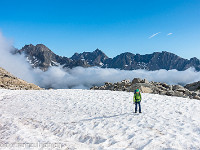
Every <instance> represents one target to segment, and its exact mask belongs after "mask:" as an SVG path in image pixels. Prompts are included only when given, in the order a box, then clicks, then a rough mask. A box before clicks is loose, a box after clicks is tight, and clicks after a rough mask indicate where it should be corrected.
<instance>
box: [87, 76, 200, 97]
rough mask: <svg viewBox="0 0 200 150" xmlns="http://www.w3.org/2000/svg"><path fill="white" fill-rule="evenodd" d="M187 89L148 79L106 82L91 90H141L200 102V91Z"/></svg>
mask: <svg viewBox="0 0 200 150" xmlns="http://www.w3.org/2000/svg"><path fill="white" fill-rule="evenodd" d="M195 85H196V84H195ZM187 87H189V86H187ZM187 87H183V86H181V85H168V84H166V83H161V82H154V81H151V82H149V81H148V80H146V79H140V78H134V79H133V80H132V81H130V80H123V81H121V82H117V83H109V82H105V85H103V86H99V87H98V86H94V87H92V88H91V90H111V91H127V92H134V91H135V90H136V89H139V90H140V91H141V92H142V93H152V94H160V95H168V96H177V97H184V98H191V99H198V100H200V90H196V91H195V90H190V88H187Z"/></svg>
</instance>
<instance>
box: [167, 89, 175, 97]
mask: <svg viewBox="0 0 200 150" xmlns="http://www.w3.org/2000/svg"><path fill="white" fill-rule="evenodd" d="M166 95H168V96H173V95H174V91H172V90H169V91H167V92H166Z"/></svg>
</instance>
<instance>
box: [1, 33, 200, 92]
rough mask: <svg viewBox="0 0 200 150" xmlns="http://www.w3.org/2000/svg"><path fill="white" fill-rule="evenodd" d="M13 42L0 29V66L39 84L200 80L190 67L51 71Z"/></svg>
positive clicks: (76, 85)
mask: <svg viewBox="0 0 200 150" xmlns="http://www.w3.org/2000/svg"><path fill="white" fill-rule="evenodd" d="M10 45H12V44H11V43H9V42H7V40H6V39H5V38H4V37H3V36H2V35H1V33H0V54H1V55H0V67H3V68H4V69H6V70H8V71H9V72H11V73H12V74H13V75H15V76H17V77H19V78H21V79H23V80H25V81H28V82H32V83H35V84H36V85H39V86H40V87H45V88H48V87H52V88H57V89H62V88H81V89H89V88H90V87H92V86H93V85H103V84H104V82H113V83H114V82H118V81H121V80H124V79H130V80H132V79H133V78H137V77H138V78H146V79H148V80H149V81H157V82H166V83H168V84H178V83H181V84H187V83H191V82H196V81H200V72H196V71H195V70H194V69H192V68H190V69H188V70H185V71H177V70H169V71H167V70H157V71H147V70H131V71H126V70H118V69H103V68H98V67H91V68H82V67H76V68H73V69H63V68H62V67H61V66H60V67H51V68H50V69H49V70H48V71H46V72H42V71H41V70H40V69H32V68H31V67H30V65H29V64H28V63H27V62H26V60H25V58H24V56H22V55H12V54H11V53H10V50H11V46H10Z"/></svg>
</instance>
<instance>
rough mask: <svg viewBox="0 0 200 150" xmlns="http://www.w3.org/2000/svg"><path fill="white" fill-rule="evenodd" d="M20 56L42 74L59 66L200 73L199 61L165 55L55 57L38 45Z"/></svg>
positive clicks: (84, 53)
mask: <svg viewBox="0 0 200 150" xmlns="http://www.w3.org/2000/svg"><path fill="white" fill-rule="evenodd" d="M17 53H20V54H22V53H23V54H25V56H26V58H27V60H28V61H29V63H30V64H31V65H32V67H33V68H36V67H38V68H40V69H41V70H43V71H46V70H47V69H48V68H49V67H51V66H58V65H62V66H63V67H64V68H74V67H77V66H81V67H92V66H98V67H102V68H117V69H123V70H136V69H146V70H151V71H153V70H159V69H166V70H171V69H176V70H178V71H183V70H186V69H188V68H190V67H193V68H195V70H196V71H200V60H199V59H197V58H196V57H194V58H191V59H190V60H188V59H184V58H181V57H179V56H177V55H175V54H173V53H169V52H166V51H162V52H154V53H152V54H146V55H140V54H133V53H130V52H126V53H122V54H120V55H118V56H116V57H114V58H109V57H108V56H107V55H106V54H105V53H103V52H102V51H101V50H99V49H96V50H95V51H93V52H83V53H75V54H74V55H73V56H72V57H70V58H68V57H62V56H59V55H56V54H55V53H54V52H52V51H51V50H50V49H49V48H48V47H46V46H45V45H43V44H37V45H36V46H34V45H32V44H30V45H25V46H24V47H23V48H22V49H21V50H18V51H17Z"/></svg>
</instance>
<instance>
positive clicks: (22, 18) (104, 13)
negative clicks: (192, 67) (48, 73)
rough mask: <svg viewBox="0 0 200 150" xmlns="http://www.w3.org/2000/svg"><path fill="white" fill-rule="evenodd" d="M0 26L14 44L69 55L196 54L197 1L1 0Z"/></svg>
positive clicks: (199, 52) (199, 46) (199, 37)
mask: <svg viewBox="0 0 200 150" xmlns="http://www.w3.org/2000/svg"><path fill="white" fill-rule="evenodd" d="M0 30H1V32H2V33H3V35H4V36H5V37H6V38H8V39H11V40H13V42H14V46H15V47H17V48H21V47H22V46H24V45H25V44H30V43H31V44H39V43H42V44H45V45H46V46H47V47H49V48H50V49H51V50H53V51H54V52H55V53H57V54H59V55H61V56H67V57H70V56H72V55H73V54H74V53H75V52H83V51H93V50H95V49H96V48H99V49H101V50H103V51H104V52H105V53H106V54H107V55H108V56H109V57H114V56H116V55H118V54H120V53H123V52H132V53H140V54H149V53H152V52H154V51H169V52H173V53H175V54H177V55H179V56H181V57H184V58H191V57H197V58H199V59H200V0H34V1H32V0H0ZM169 33H173V34H171V35H168V34H169ZM152 35H155V36H152Z"/></svg>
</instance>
